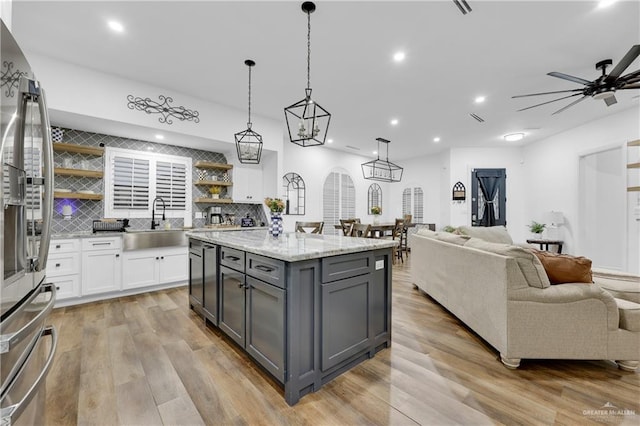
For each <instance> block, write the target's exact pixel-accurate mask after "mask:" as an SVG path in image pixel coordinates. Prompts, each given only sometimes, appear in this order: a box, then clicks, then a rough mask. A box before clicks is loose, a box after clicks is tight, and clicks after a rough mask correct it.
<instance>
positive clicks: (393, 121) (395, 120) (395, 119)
mask: <svg viewBox="0 0 640 426" xmlns="http://www.w3.org/2000/svg"><path fill="white" fill-rule="evenodd" d="M391 125H392V126H397V125H398V119H397V118H394V119H392V120H391Z"/></svg>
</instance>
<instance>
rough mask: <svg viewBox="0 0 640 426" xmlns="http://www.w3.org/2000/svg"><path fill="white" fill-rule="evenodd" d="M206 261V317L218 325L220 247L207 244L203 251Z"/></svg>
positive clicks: (204, 306) (204, 308) (204, 307)
mask: <svg viewBox="0 0 640 426" xmlns="http://www.w3.org/2000/svg"><path fill="white" fill-rule="evenodd" d="M202 260H203V262H204V300H203V305H202V308H203V311H204V316H205V318H206V319H207V320H208V321H210V322H211V323H212V324H213V325H216V326H217V325H218V247H217V246H214V245H210V244H205V245H204V249H203V251H202Z"/></svg>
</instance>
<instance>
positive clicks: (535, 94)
mask: <svg viewBox="0 0 640 426" xmlns="http://www.w3.org/2000/svg"><path fill="white" fill-rule="evenodd" d="M583 90H584V89H571V90H557V91H555V92H542V93H530V94H528V95H517V96H512V97H511V98H512V99H515V98H526V97H527V96H538V95H555V94H556V93H569V92H582V91H583Z"/></svg>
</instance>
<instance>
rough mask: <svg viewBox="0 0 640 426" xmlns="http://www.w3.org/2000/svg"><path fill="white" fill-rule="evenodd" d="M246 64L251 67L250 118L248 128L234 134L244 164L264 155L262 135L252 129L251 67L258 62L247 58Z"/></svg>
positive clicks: (239, 155)
mask: <svg viewBox="0 0 640 426" xmlns="http://www.w3.org/2000/svg"><path fill="white" fill-rule="evenodd" d="M244 64H245V65H246V66H247V67H249V120H248V121H247V130H243V131H242V132H238V133H236V134H235V135H234V136H235V139H236V150H237V151H238V160H239V161H240V162H241V163H244V164H258V163H260V156H261V155H262V136H260V135H259V134H258V133H256V132H254V131H253V130H252V129H251V67H253V66H254V65H255V64H256V63H255V62H254V61H252V60H251V59H247V60H246V61H244Z"/></svg>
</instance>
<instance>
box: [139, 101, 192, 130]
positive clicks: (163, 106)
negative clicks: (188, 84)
mask: <svg viewBox="0 0 640 426" xmlns="http://www.w3.org/2000/svg"><path fill="white" fill-rule="evenodd" d="M158 99H160V102H156V101H153V100H151V98H141V97H139V96H133V95H129V96H127V100H128V101H129V102H128V103H127V107H129V109H135V110H138V111H144V112H146V113H147V114H162V116H161V117H160V118H158V121H159V122H161V123H167V124H173V120H171V119H172V118H177V119H178V120H180V121H185V120H186V121H193V122H194V123H199V122H200V113H199V112H198V111H196V110H192V109H187V108H185V107H183V106H182V105H181V106H177V107H176V106H171V105H169V104H170V103H172V102H173V98H172V97H169V96H164V95H158Z"/></svg>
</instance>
